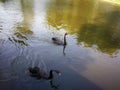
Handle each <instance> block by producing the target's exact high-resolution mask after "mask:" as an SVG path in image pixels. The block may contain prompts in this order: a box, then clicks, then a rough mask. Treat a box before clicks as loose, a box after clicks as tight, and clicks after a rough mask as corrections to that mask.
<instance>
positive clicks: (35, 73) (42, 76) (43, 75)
mask: <svg viewBox="0 0 120 90" xmlns="http://www.w3.org/2000/svg"><path fill="white" fill-rule="evenodd" d="M28 70H29V73H30V76H32V77H35V78H37V79H47V80H49V79H52V78H53V72H56V73H57V74H58V75H61V72H60V71H58V70H50V72H49V75H47V74H46V73H44V72H43V71H41V70H40V68H38V67H33V68H32V67H30V68H28Z"/></svg>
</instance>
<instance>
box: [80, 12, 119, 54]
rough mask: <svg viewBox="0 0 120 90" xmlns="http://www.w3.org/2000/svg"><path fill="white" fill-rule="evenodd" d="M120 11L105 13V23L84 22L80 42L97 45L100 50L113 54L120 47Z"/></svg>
mask: <svg viewBox="0 0 120 90" xmlns="http://www.w3.org/2000/svg"><path fill="white" fill-rule="evenodd" d="M119 17H120V12H119V11H114V12H109V13H106V14H104V19H105V23H99V24H84V25H83V26H82V28H81V29H80V32H79V33H78V42H84V43H85V46H87V47H92V45H94V44H95V45H97V46H98V50H100V51H102V52H104V53H109V54H112V53H114V52H115V51H116V50H118V49H120V31H119V28H120V25H118V24H120V23H119V21H120V18H119Z"/></svg>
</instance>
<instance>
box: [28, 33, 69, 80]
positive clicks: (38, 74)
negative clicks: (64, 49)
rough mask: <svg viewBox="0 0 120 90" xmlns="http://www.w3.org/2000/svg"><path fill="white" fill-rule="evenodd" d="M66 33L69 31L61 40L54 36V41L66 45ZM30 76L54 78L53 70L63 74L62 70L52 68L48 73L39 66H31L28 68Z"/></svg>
mask: <svg viewBox="0 0 120 90" xmlns="http://www.w3.org/2000/svg"><path fill="white" fill-rule="evenodd" d="M66 35H67V33H65V34H64V40H63V41H62V40H60V39H59V38H58V37H53V38H52V41H53V43H55V44H57V45H63V46H66V45H67V42H66ZM28 70H29V73H30V76H32V77H35V78H37V79H47V80H49V79H52V78H53V72H55V73H57V75H61V72H60V71H58V70H50V71H49V74H46V73H45V72H44V71H42V70H40V68H39V67H33V68H32V67H30V68H28Z"/></svg>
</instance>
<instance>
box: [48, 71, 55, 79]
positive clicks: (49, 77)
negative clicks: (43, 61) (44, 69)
mask: <svg viewBox="0 0 120 90" xmlns="http://www.w3.org/2000/svg"><path fill="white" fill-rule="evenodd" d="M53 71H54V70H50V72H49V76H48V77H47V79H52V78H53Z"/></svg>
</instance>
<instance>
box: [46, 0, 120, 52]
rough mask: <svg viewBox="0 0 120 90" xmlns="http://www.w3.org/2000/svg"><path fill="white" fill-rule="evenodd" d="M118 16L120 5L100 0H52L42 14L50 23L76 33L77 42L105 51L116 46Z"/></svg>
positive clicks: (118, 43) (118, 42) (119, 35)
mask: <svg viewBox="0 0 120 90" xmlns="http://www.w3.org/2000/svg"><path fill="white" fill-rule="evenodd" d="M119 17H120V6H118V5H114V4H111V3H108V2H104V1H101V0H92V1H90V0H76V1H74V0H70V1H69V2H68V1H67V0H64V1H63V0H61V1H57V0H53V1H50V2H49V3H48V9H47V16H46V18H47V21H48V24H49V25H50V26H52V27H54V28H56V29H57V30H60V29H65V30H67V31H68V32H69V33H71V34H76V35H77V41H78V43H79V44H80V43H81V42H84V44H85V46H86V47H92V46H93V45H97V47H98V48H97V50H99V51H101V52H104V53H108V54H113V53H115V52H116V51H117V50H118V49H120V31H119V28H120V18H119ZM111 43H114V44H111Z"/></svg>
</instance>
